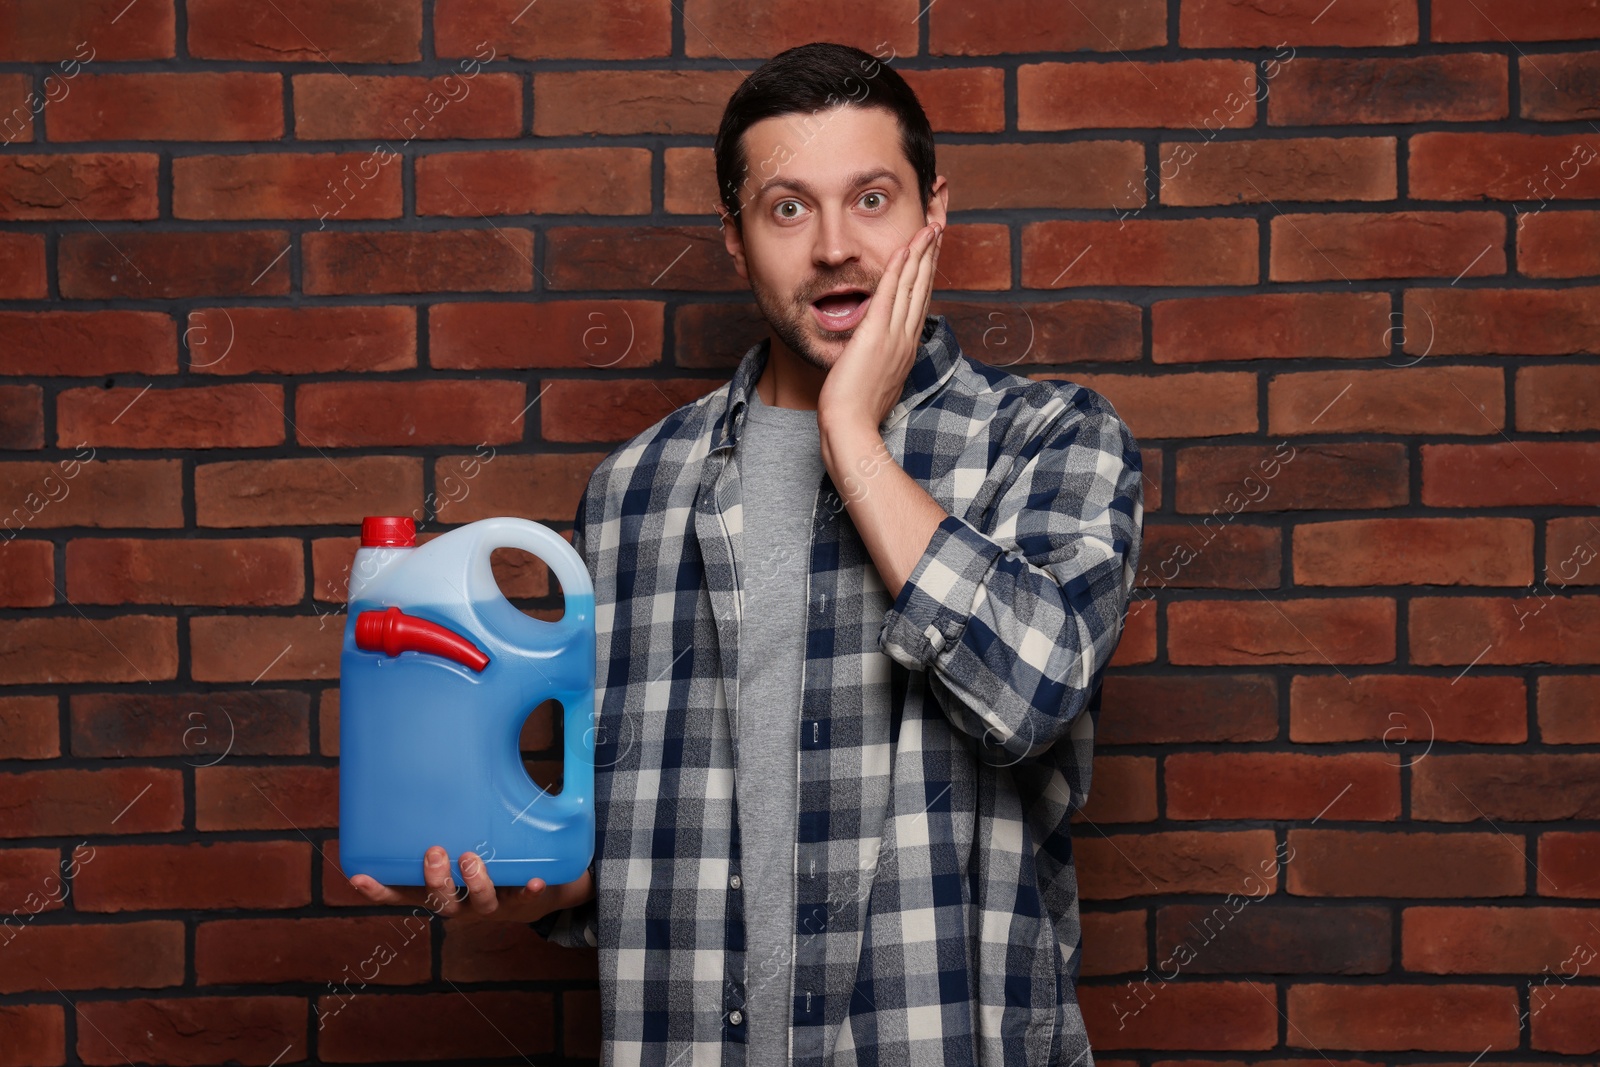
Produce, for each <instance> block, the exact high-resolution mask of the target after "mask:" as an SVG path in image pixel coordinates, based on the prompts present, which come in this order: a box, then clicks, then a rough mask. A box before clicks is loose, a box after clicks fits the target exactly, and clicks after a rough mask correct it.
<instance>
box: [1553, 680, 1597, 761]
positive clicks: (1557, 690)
mask: <svg viewBox="0 0 1600 1067" xmlns="http://www.w3.org/2000/svg"><path fill="white" fill-rule="evenodd" d="M1538 704H1539V740H1541V741H1543V742H1544V743H1545V744H1547V745H1594V744H1600V675H1594V674H1547V675H1544V676H1543V677H1541V678H1540V679H1539V699H1538Z"/></svg>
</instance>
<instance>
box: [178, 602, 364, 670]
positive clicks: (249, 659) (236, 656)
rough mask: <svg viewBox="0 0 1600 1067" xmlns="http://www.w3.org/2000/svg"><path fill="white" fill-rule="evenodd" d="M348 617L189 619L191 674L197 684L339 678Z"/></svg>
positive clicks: (201, 617) (233, 616)
mask: <svg viewBox="0 0 1600 1067" xmlns="http://www.w3.org/2000/svg"><path fill="white" fill-rule="evenodd" d="M344 622H345V620H344V616H343V615H342V614H339V615H336V614H328V615H319V616H315V617H306V616H281V615H201V616H196V617H195V618H192V619H190V620H189V648H190V655H191V657H192V658H191V661H190V664H189V674H190V676H191V677H192V678H194V680H195V681H197V682H251V683H255V682H258V681H273V682H276V681H284V680H288V679H304V678H336V677H338V674H339V653H340V646H341V644H342V642H343V640H344Z"/></svg>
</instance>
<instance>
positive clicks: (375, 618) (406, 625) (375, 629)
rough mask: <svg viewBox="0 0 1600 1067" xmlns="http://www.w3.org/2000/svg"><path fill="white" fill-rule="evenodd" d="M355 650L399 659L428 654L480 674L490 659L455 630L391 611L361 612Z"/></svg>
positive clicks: (358, 616)
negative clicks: (413, 654) (402, 655)
mask: <svg viewBox="0 0 1600 1067" xmlns="http://www.w3.org/2000/svg"><path fill="white" fill-rule="evenodd" d="M356 647H357V648H360V649H365V650H366V651H368V652H383V653H386V654H387V655H390V656H398V655H399V654H400V653H402V652H428V653H431V654H432V655H435V656H443V657H445V658H446V659H451V660H454V661H456V662H457V663H460V664H462V665H464V666H467V667H471V668H472V669H473V670H475V671H481V670H483V669H484V668H485V667H487V666H488V665H489V657H488V656H486V655H484V654H483V653H482V652H480V651H479V650H478V646H476V645H474V644H473V643H472V642H471V641H468V640H467V639H466V638H465V637H462V636H461V635H460V634H458V633H456V632H455V631H454V630H450V629H447V628H446V627H443V626H440V625H439V624H438V623H436V622H429V621H428V620H427V619H422V618H418V617H417V616H415V615H407V614H406V613H405V612H403V611H401V610H400V609H399V608H394V607H392V608H389V609H388V610H387V611H363V612H362V613H361V614H360V615H357V616H356Z"/></svg>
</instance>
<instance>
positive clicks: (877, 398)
mask: <svg viewBox="0 0 1600 1067" xmlns="http://www.w3.org/2000/svg"><path fill="white" fill-rule="evenodd" d="M852 87H854V88H852ZM862 87H866V91H865V92H864V93H863V94H861V95H860V98H859V99H858V98H857V95H856V94H857V93H861V89H862ZM846 94H849V95H848V98H847V97H846ZM716 158H717V172H718V180H719V185H720V186H721V191H722V199H723V203H722V207H721V210H722V215H723V222H724V239H725V243H726V246H727V249H728V252H729V254H730V255H732V257H733V260H734V264H735V267H736V269H737V270H738V271H739V274H740V276H741V277H743V278H745V279H747V280H748V281H749V282H750V286H751V289H752V290H753V292H754V294H755V298H756V302H757V304H758V305H759V307H760V309H761V312H762V314H763V315H764V316H765V318H766V320H767V322H768V324H769V326H770V327H771V331H772V336H771V337H770V338H767V339H765V340H763V341H761V342H760V343H759V344H757V345H755V346H753V347H752V348H751V349H750V350H749V351H747V352H746V353H745V354H744V357H743V359H742V360H741V361H740V363H739V365H738V368H737V370H736V372H735V373H734V375H733V378H732V380H731V381H730V382H729V383H727V384H726V385H724V386H722V387H721V388H719V389H717V390H715V391H713V392H711V393H710V394H708V395H707V396H705V397H702V398H701V399H699V400H697V401H695V402H693V403H690V404H686V405H684V406H683V407H680V408H679V409H677V410H676V411H674V412H672V413H671V414H670V415H668V416H666V417H665V418H663V419H661V420H660V421H659V422H657V423H656V424H655V425H653V426H651V427H650V428H648V429H647V430H645V431H643V432H642V433H640V434H638V435H637V436H635V437H634V438H633V439H632V440H630V441H628V442H627V443H626V444H624V445H622V446H621V447H619V448H617V449H616V450H614V451H613V452H611V453H610V454H609V455H608V456H607V457H606V458H605V459H604V460H603V461H602V462H601V463H600V465H599V466H598V467H597V468H596V470H595V472H594V474H593V476H592V477H591V479H590V481H589V484H588V487H587V488H586V490H585V491H584V494H583V499H582V501H581V502H580V504H579V509H578V515H577V519H576V522H575V526H574V534H573V543H574V545H575V546H577V547H578V548H579V550H580V551H581V552H582V553H583V556H584V559H585V562H586V563H587V564H588V567H589V570H590V572H591V574H592V576H593V578H594V580H595V599H596V620H597V628H598V631H599V645H598V663H599V668H598V671H599V675H600V677H599V678H598V679H597V686H596V704H595V706H596V709H597V710H598V713H599V721H600V725H599V731H598V737H597V743H596V775H595V798H596V799H595V815H596V824H597V832H596V838H597V840H596V855H595V862H594V864H593V866H592V867H591V869H590V872H589V874H586V875H585V876H583V877H582V878H580V879H579V880H577V881H575V882H573V883H570V884H568V885H565V886H551V887H548V888H547V887H546V886H545V885H544V884H543V882H542V881H541V880H539V879H534V880H533V881H531V882H530V883H529V885H528V886H527V887H524V888H522V889H518V890H509V889H508V890H500V891H496V890H495V888H494V887H493V885H492V883H490V882H489V879H488V877H487V875H486V873H485V872H484V870H483V868H482V865H481V863H477V862H476V857H474V856H472V854H471V853H467V854H464V855H463V856H462V857H461V867H462V870H463V874H464V875H465V876H466V880H467V882H468V892H469V896H470V901H471V903H470V906H471V907H472V908H473V910H475V911H478V912H480V913H484V914H489V913H494V914H496V915H497V917H502V918H510V919H514V920H526V919H529V918H536V920H537V921H535V922H534V924H533V925H534V929H536V930H538V931H539V932H540V933H541V934H542V935H544V936H546V937H547V938H549V939H550V940H552V941H554V942H557V943H559V944H563V945H568V946H578V945H584V944H587V945H593V946H597V947H598V949H599V953H600V986H601V998H602V1020H603V1034H602V1038H603V1046H602V1047H603V1058H602V1062H603V1063H606V1064H611V1063H617V1064H624V1063H626V1064H641V1063H649V1064H662V1065H669V1064H680V1065H684V1067H687V1065H689V1064H718V1063H720V1064H727V1065H730V1067H734V1065H745V1064H748V1065H750V1067H766V1065H779V1064H789V1063H793V1064H797V1065H800V1064H804V1065H812V1064H830V1065H831V1064H857V1063H880V1062H881V1063H901V1064H935V1063H937V1064H946V1063H961V1064H967V1063H972V1064H980V1065H984V1067H1002V1065H1005V1067H1012V1065H1016V1067H1023V1065H1027V1067H1047V1065H1049V1067H1067V1065H1070V1064H1083V1065H1088V1064H1092V1062H1093V1061H1092V1058H1091V1056H1090V1052H1089V1045H1088V1040H1087V1037H1086V1035H1085V1033H1084V1029H1083V1022H1082V1017H1081V1015H1080V1013H1079V1011H1078V1007H1077V1000H1076V982H1077V976H1078V960H1079V943H1080V937H1079V926H1078V904H1077V885H1076V878H1075V874H1074V869H1073V865H1072V851H1071V839H1070V835H1069V824H1068V820H1069V818H1070V816H1071V814H1072V812H1073V811H1074V810H1075V809H1076V808H1077V807H1079V806H1080V805H1081V804H1082V803H1083V800H1084V798H1085V796H1086V794H1087V791H1088V787H1089V778H1090V756H1091V750H1092V745H1093V731H1094V720H1095V716H1096V714H1097V712H1098V702H1099V686H1100V678H1101V673H1102V671H1103V670H1104V668H1105V666H1106V663H1107V662H1108V661H1109V660H1110V658H1111V654H1112V652H1113V650H1114V649H1115V646H1116V643H1117V640H1118V638H1119V636H1120V633H1121V627H1122V621H1123V618H1124V614H1125V611H1126V607H1127V603H1128V596H1129V593H1130V591H1131V588H1132V583H1133V575H1134V572H1135V569H1136V566H1137V562H1138V549H1139V534H1140V525H1141V520H1142V498H1141V492H1140V465H1139V453H1138V449H1137V446H1136V445H1135V443H1134V440H1133V438H1132V436H1131V435H1130V433H1129V432H1128V430H1127V428H1126V427H1125V426H1124V424H1123V423H1122V422H1121V421H1119V420H1118V418H1117V417H1116V415H1115V413H1114V412H1113V411H1112V409H1111V407H1110V405H1108V404H1107V403H1106V402H1105V401H1104V400H1103V399H1101V398H1100V397H1099V396H1097V395H1095V394H1094V393H1092V392H1090V391H1089V390H1087V389H1083V388H1081V387H1079V386H1076V385H1072V384H1071V383H1068V382H1065V381H1059V380H1054V381H1041V382H1035V381H1031V380H1030V379H1028V378H1026V377H1022V376H1018V375H1012V374H1008V373H1004V372H1002V371H1000V370H997V369H995V368H992V367H988V366H985V365H984V364H981V363H977V362H974V361H972V360H969V359H968V358H966V357H965V356H964V355H963V354H962V353H961V350H960V348H959V346H958V344H957V342H956V338H955V336H954V334H953V333H952V331H951V329H950V326H949V323H948V322H947V321H946V320H945V318H944V317H943V316H931V317H930V316H928V314H927V307H928V301H929V295H930V293H931V291H932V285H933V278H934V275H935V271H936V261H937V256H938V252H939V244H940V238H941V236H942V232H943V229H944V223H945V212H946V204H947V198H948V190H947V186H946V182H945V179H944V178H943V177H942V176H938V177H936V176H935V175H934V153H933V142H932V134H931V130H930V128H929V125H928V122H927V119H926V117H925V116H924V114H923V111H922V108H921V106H920V105H919V104H918V103H917V100H916V97H915V95H914V94H913V93H912V92H911V90H910V89H909V87H907V86H906V84H905V82H904V81H903V80H902V79H901V78H900V77H899V75H897V74H896V73H895V72H894V71H892V70H890V69H889V68H888V67H885V66H881V65H879V64H877V63H875V62H873V61H872V57H871V56H868V55H867V54H866V53H864V52H860V51H859V50H856V49H853V48H847V47H843V46H839V45H831V44H813V45H806V46H803V47H800V48H794V49H790V50H789V51H786V52H784V53H782V54H781V55H779V56H777V57H776V58H774V59H773V60H771V61H770V62H768V63H767V64H765V65H764V66H763V67H761V68H760V69H759V70H757V71H755V72H754V73H753V74H751V75H750V76H749V78H747V79H746V80H745V82H744V83H743V84H742V85H741V86H740V88H739V89H738V90H737V91H736V92H735V93H734V95H733V97H732V98H731V99H730V101H729V103H728V108H727V112H726V114H725V115H724V118H723V123H722V127H721V131H720V132H719V134H718V136H717V141H716ZM757 161H760V162H759V163H757ZM752 164H756V165H757V166H758V167H759V173H757V172H756V169H755V167H753V166H752ZM746 175H751V177H750V178H746V177H745V176H746ZM851 293H853V294H854V295H849V294H851ZM433 851H434V855H433V856H432V859H433V860H434V861H435V862H437V864H438V866H436V867H433V868H430V872H429V875H428V877H429V882H430V885H431V886H433V887H434V891H435V892H437V894H438V895H439V896H440V897H441V898H443V899H444V901H445V905H444V908H443V909H442V910H444V913H445V914H454V913H455V912H456V911H458V910H460V909H461V905H460V903H458V902H456V901H455V899H454V897H453V895H452V894H453V890H454V887H453V886H451V884H450V881H449V874H448V867H447V865H445V864H444V854H443V850H442V849H435V850H433ZM366 881H370V880H366ZM362 888H363V891H368V892H369V895H372V896H373V899H375V900H390V901H392V902H400V901H401V900H403V899H404V898H403V897H402V896H399V895H392V896H384V895H383V893H385V892H386V893H388V894H395V891H394V890H383V887H377V886H371V887H368V886H366V885H362ZM591 894H592V895H591ZM501 913H503V914H501Z"/></svg>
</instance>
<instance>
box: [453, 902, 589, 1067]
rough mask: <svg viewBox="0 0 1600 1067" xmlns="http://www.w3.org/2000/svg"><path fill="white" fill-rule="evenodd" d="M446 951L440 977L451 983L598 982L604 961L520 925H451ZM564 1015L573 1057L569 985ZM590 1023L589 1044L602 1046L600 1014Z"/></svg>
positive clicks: (468, 923)
mask: <svg viewBox="0 0 1600 1067" xmlns="http://www.w3.org/2000/svg"><path fill="white" fill-rule="evenodd" d="M444 928H445V938H444V951H443V954H442V956H441V958H440V961H439V976H440V977H441V978H443V979H445V980H446V981H451V982H528V981H539V982H548V981H551V980H558V981H563V982H569V983H577V982H595V981H597V980H598V978H599V973H600V967H599V956H598V954H597V953H596V952H595V951H594V950H593V949H588V948H584V949H570V948H563V947H562V946H560V945H554V944H551V943H550V942H549V941H546V940H545V939H544V938H542V937H540V936H539V935H538V934H536V933H534V932H533V930H532V929H529V928H525V927H523V926H522V924H520V923H499V922H487V923H480V922H472V921H470V920H469V921H466V922H453V921H452V922H447V923H445V924H444ZM563 1000H564V1006H563V1010H564V1014H565V1015H566V1022H567V1025H568V1027H569V1031H568V1032H569V1036H568V1038H567V1046H566V1051H567V1054H568V1055H574V1047H573V1038H572V1036H570V1035H571V1034H572V1032H573V1029H574V1028H573V1027H572V1023H573V1017H572V1016H573V1008H572V986H571V985H568V986H566V990H565V994H564V997H563ZM584 1021H585V1022H586V1023H587V1027H586V1028H587V1030H588V1031H589V1032H588V1033H587V1034H586V1035H585V1040H587V1041H592V1042H594V1043H595V1045H596V1046H597V1047H596V1049H595V1051H594V1052H593V1053H592V1055H593V1056H594V1057H595V1058H598V1057H599V1055H600V1052H599V1048H598V1045H599V1040H600V1019H599V1013H598V1010H596V1013H595V1015H594V1017H593V1018H592V1020H591V1019H586V1020H584Z"/></svg>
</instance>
